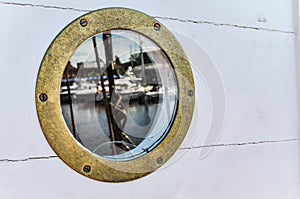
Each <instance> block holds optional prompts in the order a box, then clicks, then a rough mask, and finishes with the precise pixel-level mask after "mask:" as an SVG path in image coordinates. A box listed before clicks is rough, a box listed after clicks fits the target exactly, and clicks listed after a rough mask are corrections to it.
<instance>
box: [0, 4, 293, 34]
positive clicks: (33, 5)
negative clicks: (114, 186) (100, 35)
mask: <svg viewBox="0 0 300 199" xmlns="http://www.w3.org/2000/svg"><path fill="white" fill-rule="evenodd" d="M0 4H3V5H14V6H25V7H39V8H46V9H59V10H70V11H76V12H91V11H93V10H90V9H79V8H72V7H62V6H52V5H42V4H31V3H17V2H6V1H0ZM153 17H154V18H156V19H162V20H171V21H178V22H184V23H193V24H206V25H213V26H225V27H231V28H241V29H248V30H256V31H268V32H277V33H285V34H295V32H294V31H288V30H279V29H272V28H262V27H255V26H244V25H237V24H229V23H217V22H212V21H197V20H192V19H179V18H175V17H161V16H153Z"/></svg>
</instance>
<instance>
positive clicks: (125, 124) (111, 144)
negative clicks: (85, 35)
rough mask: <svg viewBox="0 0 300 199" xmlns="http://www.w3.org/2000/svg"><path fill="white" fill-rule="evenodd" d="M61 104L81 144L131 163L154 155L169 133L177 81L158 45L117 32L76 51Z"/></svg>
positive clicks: (100, 36) (97, 37)
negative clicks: (145, 155)
mask: <svg viewBox="0 0 300 199" xmlns="http://www.w3.org/2000/svg"><path fill="white" fill-rule="evenodd" d="M60 100H61V109H62V114H63V117H64V119H65V122H66V124H67V126H68V128H69V130H70V132H71V133H72V135H73V136H74V138H75V139H76V140H77V141H78V142H80V143H81V144H82V145H83V146H84V147H85V148H87V149H88V150H90V151H91V152H93V153H94V154H96V155H98V156H101V157H102V158H106V159H110V160H114V161H125V160H130V159H133V158H136V157H140V156H142V155H144V154H146V153H148V152H149V151H151V150H152V149H154V148H155V147H156V146H157V145H158V144H159V143H160V142H161V141H162V140H163V139H164V138H165V136H166V135H167V133H168V131H169V128H170V127H171V125H172V123H173V120H174V117H175V115H176V110H177V100H178V88H177V80H176V76H175V73H174V71H173V68H172V65H171V63H170V62H169V60H168V58H167V57H166V55H165V54H164V52H163V51H162V50H161V49H160V48H159V47H158V46H157V45H156V44H155V43H154V42H152V41H151V40H149V39H148V38H146V37H144V36H142V35H140V34H138V33H136V32H133V31H128V30H113V31H109V32H104V33H101V34H98V35H95V36H94V37H92V38H90V39H88V40H87V41H85V42H84V43H83V44H82V45H81V46H79V48H78V49H77V50H76V51H75V52H74V54H73V56H72V57H71V58H70V61H69V62H68V64H67V66H66V68H65V71H64V74H63V77H62V80H61V90H60Z"/></svg>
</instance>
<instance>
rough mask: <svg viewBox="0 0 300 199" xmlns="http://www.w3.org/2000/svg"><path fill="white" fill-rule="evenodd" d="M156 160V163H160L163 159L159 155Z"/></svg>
mask: <svg viewBox="0 0 300 199" xmlns="http://www.w3.org/2000/svg"><path fill="white" fill-rule="evenodd" d="M156 162H157V164H162V163H164V160H163V159H162V158H161V157H159V158H157V160H156Z"/></svg>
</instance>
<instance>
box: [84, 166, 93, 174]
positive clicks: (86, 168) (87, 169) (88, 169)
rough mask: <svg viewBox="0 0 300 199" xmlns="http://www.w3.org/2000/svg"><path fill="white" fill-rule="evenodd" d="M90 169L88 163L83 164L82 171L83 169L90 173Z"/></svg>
mask: <svg viewBox="0 0 300 199" xmlns="http://www.w3.org/2000/svg"><path fill="white" fill-rule="evenodd" d="M91 170H92V168H91V166H90V165H85V166H84V167H83V171H84V172H85V173H90V172H91Z"/></svg>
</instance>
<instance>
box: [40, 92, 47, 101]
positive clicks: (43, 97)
mask: <svg viewBox="0 0 300 199" xmlns="http://www.w3.org/2000/svg"><path fill="white" fill-rule="evenodd" d="M39 99H40V100H41V102H46V101H47V100H48V95H47V94H45V93H41V94H40V96H39Z"/></svg>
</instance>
